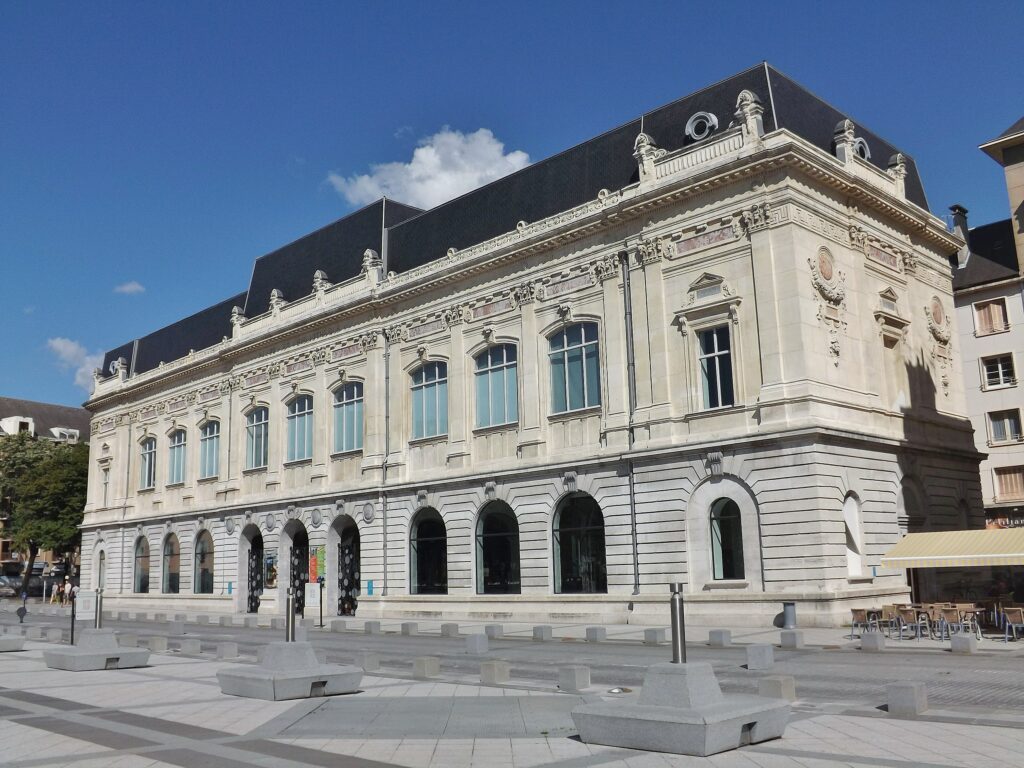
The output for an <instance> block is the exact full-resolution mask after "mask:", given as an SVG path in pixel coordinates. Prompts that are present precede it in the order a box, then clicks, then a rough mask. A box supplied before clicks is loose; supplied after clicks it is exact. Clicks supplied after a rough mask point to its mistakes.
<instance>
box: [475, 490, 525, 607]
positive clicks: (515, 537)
mask: <svg viewBox="0 0 1024 768" xmlns="http://www.w3.org/2000/svg"><path fill="white" fill-rule="evenodd" d="M476 591H477V593H478V594H481V595H518V594H519V593H520V592H521V591H522V581H521V579H520V576H519V522H518V521H517V520H516V516H515V513H514V512H513V511H512V508H511V507H510V506H509V505H508V504H506V503H505V502H503V501H490V502H488V503H487V504H485V505H484V507H483V509H481V510H480V516H479V517H478V518H477V523H476Z"/></svg>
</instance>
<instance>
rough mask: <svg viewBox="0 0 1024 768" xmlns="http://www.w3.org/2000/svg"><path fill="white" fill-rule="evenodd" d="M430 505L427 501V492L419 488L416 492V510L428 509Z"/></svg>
mask: <svg viewBox="0 0 1024 768" xmlns="http://www.w3.org/2000/svg"><path fill="white" fill-rule="evenodd" d="M429 506H430V503H429V501H428V499H427V491H426V489H425V488H420V489H419V490H417V491H416V509H423V507H429Z"/></svg>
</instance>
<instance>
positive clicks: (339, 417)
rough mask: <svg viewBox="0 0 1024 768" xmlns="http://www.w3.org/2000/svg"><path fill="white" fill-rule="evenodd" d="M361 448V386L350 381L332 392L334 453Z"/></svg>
mask: <svg viewBox="0 0 1024 768" xmlns="http://www.w3.org/2000/svg"><path fill="white" fill-rule="evenodd" d="M362 447H363V385H362V383H361V382H358V381H352V382H349V383H348V384H345V385H343V386H341V387H338V389H336V390H335V391H334V452H335V453H345V452H347V451H358V450H360V449H361V448H362Z"/></svg>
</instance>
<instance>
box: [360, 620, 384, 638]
mask: <svg viewBox="0 0 1024 768" xmlns="http://www.w3.org/2000/svg"><path fill="white" fill-rule="evenodd" d="M363 632H365V633H366V634H368V635H379V634H380V622H379V621H368V622H366V623H365V624H363Z"/></svg>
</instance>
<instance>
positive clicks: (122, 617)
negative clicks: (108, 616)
mask: <svg viewBox="0 0 1024 768" xmlns="http://www.w3.org/2000/svg"><path fill="white" fill-rule="evenodd" d="M117 620H118V621H131V620H132V615H131V614H130V613H128V611H118V612H117Z"/></svg>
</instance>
